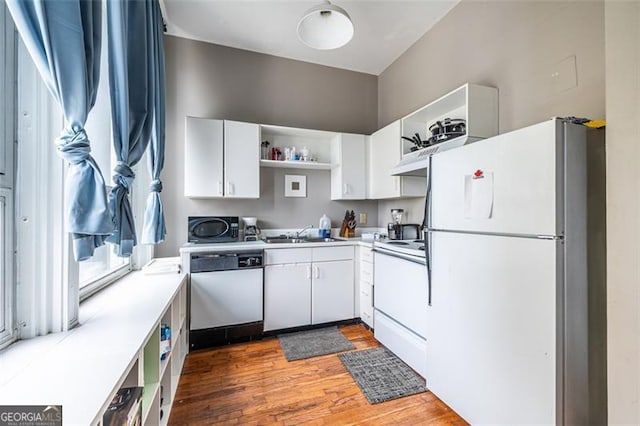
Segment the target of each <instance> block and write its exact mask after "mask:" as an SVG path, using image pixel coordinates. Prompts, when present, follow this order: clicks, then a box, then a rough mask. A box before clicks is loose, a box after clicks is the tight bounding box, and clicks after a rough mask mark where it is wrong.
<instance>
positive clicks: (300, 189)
mask: <svg viewBox="0 0 640 426" xmlns="http://www.w3.org/2000/svg"><path fill="white" fill-rule="evenodd" d="M284 196H285V197H303V198H304V197H306V196H307V177H306V176H300V175H284Z"/></svg>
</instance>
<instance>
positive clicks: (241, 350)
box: [169, 325, 466, 425]
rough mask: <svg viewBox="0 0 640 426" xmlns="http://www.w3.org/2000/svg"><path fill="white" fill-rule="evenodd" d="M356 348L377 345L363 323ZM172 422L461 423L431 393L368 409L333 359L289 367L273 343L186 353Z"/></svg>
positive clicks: (355, 333) (351, 334)
mask: <svg viewBox="0 0 640 426" xmlns="http://www.w3.org/2000/svg"><path fill="white" fill-rule="evenodd" d="M340 330H341V331H342V332H343V333H344V335H345V336H346V337H347V338H348V339H349V340H351V341H352V342H353V344H354V346H355V347H356V349H366V348H372V347H377V346H379V344H378V343H377V341H376V340H375V339H374V338H373V334H372V333H371V332H370V331H368V330H366V329H365V328H364V327H363V326H361V325H350V326H345V327H341V328H340ZM169 424H170V425H212V424H241V425H266V424H269V425H272V424H274V425H296V424H310V425H351V424H361V425H364V424H366V425H391V424H392V425H418V424H423V425H466V422H465V421H464V420H463V419H462V418H460V417H459V416H458V415H456V413H455V412H453V411H452V410H451V409H450V408H449V407H447V406H446V405H445V404H444V403H443V402H441V401H440V400H439V399H438V398H436V397H435V396H434V395H433V394H432V393H431V392H425V393H422V394H418V395H413V396H408V397H404V398H400V399H396V400H392V401H387V402H383V403H380V404H375V405H371V404H369V402H368V401H367V400H366V398H365V397H364V395H363V394H362V392H360V388H358V386H357V385H356V383H355V382H354V381H353V379H352V378H351V376H350V375H349V373H347V371H346V369H345V368H344V367H343V365H342V363H341V362H340V360H339V359H338V357H337V356H336V355H335V354H332V355H325V356H321V357H315V358H310V359H306V360H299V361H293V362H288V361H287V360H286V359H285V357H284V353H283V351H282V349H281V348H280V344H279V343H278V339H277V338H275V337H273V338H268V339H264V340H262V341H257V342H250V343H240V344H235V345H229V346H224V347H220V348H215V349H207V350H200V351H195V352H192V353H190V354H189V355H188V356H187V359H186V362H185V366H184V369H183V372H182V377H181V379H180V384H179V385H178V391H177V393H176V398H175V402H174V405H173V408H172V410H171V418H170V419H169Z"/></svg>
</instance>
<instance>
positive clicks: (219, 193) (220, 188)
mask: <svg viewBox="0 0 640 426" xmlns="http://www.w3.org/2000/svg"><path fill="white" fill-rule="evenodd" d="M223 190H224V188H223V186H222V182H218V195H223Z"/></svg>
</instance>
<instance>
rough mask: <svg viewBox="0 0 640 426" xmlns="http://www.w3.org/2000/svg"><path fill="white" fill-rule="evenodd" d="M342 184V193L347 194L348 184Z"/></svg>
mask: <svg viewBox="0 0 640 426" xmlns="http://www.w3.org/2000/svg"><path fill="white" fill-rule="evenodd" d="M343 186H344V190H343V194H345V195H347V194H348V193H349V184H348V183H345V184H344V185H343Z"/></svg>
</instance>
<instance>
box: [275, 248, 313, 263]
mask: <svg viewBox="0 0 640 426" xmlns="http://www.w3.org/2000/svg"><path fill="white" fill-rule="evenodd" d="M305 262H311V249H310V248H292V249H270V250H265V251H264V264H265V265H277V264H287V263H305Z"/></svg>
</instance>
